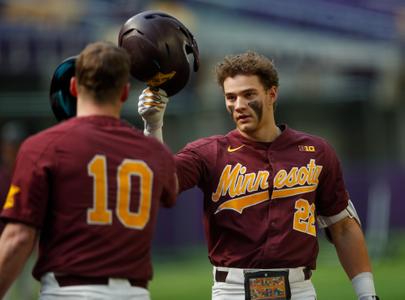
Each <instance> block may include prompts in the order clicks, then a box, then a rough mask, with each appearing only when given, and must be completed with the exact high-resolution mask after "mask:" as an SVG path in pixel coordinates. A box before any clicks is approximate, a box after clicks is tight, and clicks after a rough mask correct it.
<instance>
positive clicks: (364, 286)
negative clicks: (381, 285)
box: [352, 272, 377, 300]
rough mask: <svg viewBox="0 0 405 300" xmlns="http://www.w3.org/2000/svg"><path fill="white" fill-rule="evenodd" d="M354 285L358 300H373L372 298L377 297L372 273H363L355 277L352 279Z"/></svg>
mask: <svg viewBox="0 0 405 300" xmlns="http://www.w3.org/2000/svg"><path fill="white" fill-rule="evenodd" d="M352 285H353V288H354V291H355V292H356V295H357V297H358V299H361V300H367V299H373V298H372V296H376V293H375V288H374V280H373V274H372V273H371V272H362V273H359V274H357V275H356V276H354V277H353V278H352ZM374 299H377V298H374Z"/></svg>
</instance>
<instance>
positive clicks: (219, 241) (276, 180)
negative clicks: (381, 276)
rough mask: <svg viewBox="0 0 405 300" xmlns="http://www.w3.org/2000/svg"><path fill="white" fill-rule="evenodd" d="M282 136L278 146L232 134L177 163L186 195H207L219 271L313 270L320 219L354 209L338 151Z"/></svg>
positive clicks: (212, 252)
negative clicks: (191, 191)
mask: <svg viewBox="0 0 405 300" xmlns="http://www.w3.org/2000/svg"><path fill="white" fill-rule="evenodd" d="M281 128H282V133H281V135H280V136H278V137H277V138H276V139H275V140H274V141H273V142H272V143H261V142H255V141H251V140H249V139H246V138H244V137H243V136H242V135H241V134H240V133H239V132H238V131H237V130H234V131H231V132H230V133H228V134H227V135H225V136H214V137H210V138H204V139H200V140H198V141H196V142H193V143H190V144H188V145H187V146H186V147H185V148H184V149H182V150H181V151H180V152H179V153H177V155H176V166H177V174H178V177H179V185H180V191H183V190H186V189H189V188H191V187H193V186H195V185H197V186H198V187H199V188H201V190H202V191H203V193H204V225H205V233H206V238H207V242H208V250H209V257H210V260H211V263H212V264H213V265H215V266H222V267H233V268H294V267H299V266H308V267H311V268H315V263H316V257H317V254H318V242H317V229H316V221H315V220H316V215H317V214H320V215H323V216H331V215H335V214H337V213H339V212H341V211H342V210H343V209H345V208H346V206H347V204H348V194H347V192H346V189H345V186H344V182H343V178H342V172H341V168H340V163H339V161H338V159H337V157H336V154H335V152H334V151H333V149H332V148H331V147H330V146H329V145H328V144H327V143H326V142H325V141H324V140H323V139H321V138H318V137H314V136H311V135H308V134H305V133H302V132H299V131H295V130H292V129H290V128H287V126H285V125H283V126H281Z"/></svg>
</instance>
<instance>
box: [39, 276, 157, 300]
mask: <svg viewBox="0 0 405 300" xmlns="http://www.w3.org/2000/svg"><path fill="white" fill-rule="evenodd" d="M39 299H40V300H59V299H60V300H111V299H120V300H150V296H149V291H148V290H147V289H144V288H141V287H135V286H131V285H130V283H129V282H128V280H126V279H115V278H110V279H109V281H108V285H72V286H65V287H60V286H59V284H58V282H57V281H56V279H55V276H54V274H53V273H47V274H45V275H44V276H42V278H41V291H40V296H39Z"/></svg>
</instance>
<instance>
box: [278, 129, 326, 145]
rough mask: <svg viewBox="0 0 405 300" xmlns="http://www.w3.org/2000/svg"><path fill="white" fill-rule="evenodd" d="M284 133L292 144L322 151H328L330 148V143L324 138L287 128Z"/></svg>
mask: <svg viewBox="0 0 405 300" xmlns="http://www.w3.org/2000/svg"><path fill="white" fill-rule="evenodd" d="M285 131H286V136H287V138H288V139H289V140H290V141H293V142H294V143H297V144H302V145H303V146H313V147H317V148H319V149H322V150H329V149H330V148H331V145H330V143H329V142H328V141H327V139H326V138H324V137H321V136H318V135H315V134H312V133H308V132H305V131H301V130H296V129H292V128H289V127H287V128H286V129H285Z"/></svg>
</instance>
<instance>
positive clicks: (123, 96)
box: [120, 82, 131, 102]
mask: <svg viewBox="0 0 405 300" xmlns="http://www.w3.org/2000/svg"><path fill="white" fill-rule="evenodd" d="M130 88H131V84H130V83H129V82H128V83H127V84H126V85H125V86H124V87H123V88H122V91H121V97H120V100H121V102H125V101H127V99H128V96H129V90H130Z"/></svg>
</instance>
